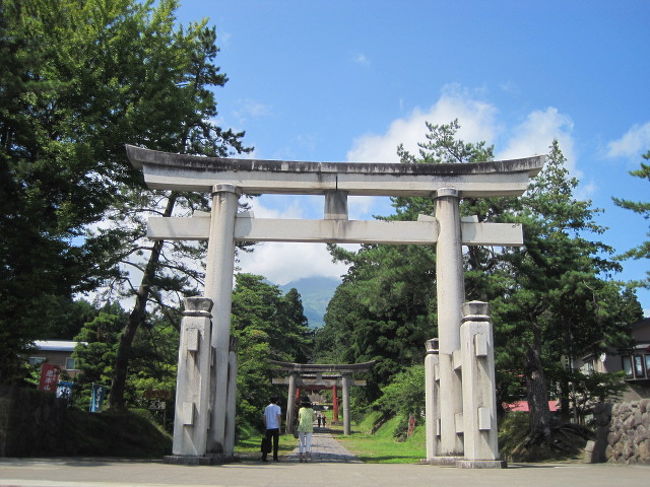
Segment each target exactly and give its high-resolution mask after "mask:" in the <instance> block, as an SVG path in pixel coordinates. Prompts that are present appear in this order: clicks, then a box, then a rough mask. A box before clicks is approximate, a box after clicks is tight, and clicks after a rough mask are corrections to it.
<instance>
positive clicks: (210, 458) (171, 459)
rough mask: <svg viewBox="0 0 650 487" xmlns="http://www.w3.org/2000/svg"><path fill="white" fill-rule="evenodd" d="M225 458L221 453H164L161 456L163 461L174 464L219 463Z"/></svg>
mask: <svg viewBox="0 0 650 487" xmlns="http://www.w3.org/2000/svg"><path fill="white" fill-rule="evenodd" d="M227 460H228V458H227V457H226V456H225V455H224V454H222V453H212V454H207V455H165V456H164V457H163V463H170V464H174V465H220V464H222V463H225V462H226V461H227Z"/></svg>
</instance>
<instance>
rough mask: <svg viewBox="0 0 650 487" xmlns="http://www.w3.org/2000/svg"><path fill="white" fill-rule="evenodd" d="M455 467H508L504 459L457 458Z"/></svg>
mask: <svg viewBox="0 0 650 487" xmlns="http://www.w3.org/2000/svg"><path fill="white" fill-rule="evenodd" d="M456 468H508V463H507V462H506V461H505V460H458V461H457V462H456Z"/></svg>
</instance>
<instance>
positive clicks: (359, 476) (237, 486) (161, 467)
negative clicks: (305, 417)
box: [0, 433, 650, 487]
mask: <svg viewBox="0 0 650 487" xmlns="http://www.w3.org/2000/svg"><path fill="white" fill-rule="evenodd" d="M312 457H313V459H312V462H310V463H300V462H299V461H298V451H297V450H294V451H292V452H291V453H290V454H288V455H283V456H281V457H280V461H279V462H268V463H262V462H260V461H258V460H256V461H252V462H242V463H231V464H227V465H221V466H183V465H168V464H163V463H162V462H160V461H140V460H138V461H134V460H126V459H114V458H113V459H110V458H29V459H24V458H0V487H181V486H182V487H206V486H212V487H348V486H354V487H396V486H400V485H408V487H425V486H427V487H429V486H435V487H464V486H473V485H476V486H481V487H503V486H508V487H557V486H561V485H570V486H571V487H583V486H584V487H612V486H616V487H626V486H634V487H639V486H642V485H647V484H648V478H650V466H632V465H608V464H601V465H582V464H562V465H550V464H527V465H511V466H510V468H507V469H503V470H461V469H456V468H450V467H439V466H431V465H394V464H393V465H386V464H383V465H378V464H364V463H361V462H359V460H358V459H357V458H355V457H354V455H352V454H351V453H350V452H349V451H348V450H346V449H345V448H343V447H342V446H341V445H340V444H339V443H338V442H337V441H336V440H335V439H334V438H333V437H332V435H330V434H320V433H319V434H315V435H314V442H313V448H312Z"/></svg>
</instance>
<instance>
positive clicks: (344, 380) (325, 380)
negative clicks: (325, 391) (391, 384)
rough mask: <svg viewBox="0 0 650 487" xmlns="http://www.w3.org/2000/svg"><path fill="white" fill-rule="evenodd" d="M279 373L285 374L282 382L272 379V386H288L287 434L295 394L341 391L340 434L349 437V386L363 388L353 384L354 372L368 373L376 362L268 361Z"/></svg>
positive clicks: (363, 382)
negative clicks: (303, 390) (304, 389)
mask: <svg viewBox="0 0 650 487" xmlns="http://www.w3.org/2000/svg"><path fill="white" fill-rule="evenodd" d="M269 363H270V364H271V365H273V366H274V367H276V369H277V370H278V371H281V372H282V373H283V374H287V375H286V376H285V377H283V378H281V379H273V384H280V385H287V386H288V392H287V414H286V432H287V433H293V421H294V418H295V415H296V409H295V403H296V400H295V397H296V391H297V389H298V388H299V387H302V386H306V385H307V386H309V387H314V386H321V387H323V388H328V387H332V388H334V387H339V386H340V387H341V389H342V391H343V434H346V435H349V434H350V432H351V427H350V386H365V385H366V381H365V380H355V379H353V378H352V375H353V374H354V373H355V372H356V373H359V372H367V371H368V370H370V368H371V367H372V366H373V365H374V364H375V361H374V360H373V361H370V362H363V363H358V364H298V363H294V362H280V361H277V360H269Z"/></svg>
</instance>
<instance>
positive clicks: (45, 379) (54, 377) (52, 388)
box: [38, 364, 61, 392]
mask: <svg viewBox="0 0 650 487" xmlns="http://www.w3.org/2000/svg"><path fill="white" fill-rule="evenodd" d="M60 373H61V368H60V367H59V366H58V365H53V364H43V366H42V367H41V381H40V383H39V384H38V390H39V391H45V392H56V388H57V384H58V383H59V374H60Z"/></svg>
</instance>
